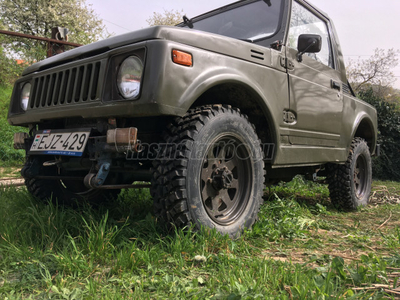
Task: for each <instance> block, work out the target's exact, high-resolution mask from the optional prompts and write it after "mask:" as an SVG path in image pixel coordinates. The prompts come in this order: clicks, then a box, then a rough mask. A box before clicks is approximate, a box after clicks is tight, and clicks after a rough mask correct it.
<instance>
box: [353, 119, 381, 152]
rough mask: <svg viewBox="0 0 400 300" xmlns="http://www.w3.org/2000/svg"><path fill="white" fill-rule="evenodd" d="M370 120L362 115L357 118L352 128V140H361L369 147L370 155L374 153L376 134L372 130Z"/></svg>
mask: <svg viewBox="0 0 400 300" xmlns="http://www.w3.org/2000/svg"><path fill="white" fill-rule="evenodd" d="M373 124H374V123H373V122H372V120H371V118H370V117H369V116H368V115H366V114H364V115H362V116H360V117H359V118H358V121H357V122H356V123H355V126H354V127H353V133H352V140H353V139H354V138H355V137H360V138H363V139H364V140H365V141H366V142H367V144H368V147H369V151H370V152H371V154H374V153H375V147H376V140H377V133H376V131H375V130H374V128H375V126H374V125H373Z"/></svg>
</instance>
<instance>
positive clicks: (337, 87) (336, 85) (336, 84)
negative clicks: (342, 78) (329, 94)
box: [331, 80, 340, 91]
mask: <svg viewBox="0 0 400 300" xmlns="http://www.w3.org/2000/svg"><path fill="white" fill-rule="evenodd" d="M331 88H333V89H334V90H338V91H340V83H339V82H337V81H335V80H331Z"/></svg>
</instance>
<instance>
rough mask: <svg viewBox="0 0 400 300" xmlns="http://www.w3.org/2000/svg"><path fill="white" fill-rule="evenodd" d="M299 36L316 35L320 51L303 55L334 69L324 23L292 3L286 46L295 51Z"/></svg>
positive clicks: (295, 3) (329, 41) (327, 33)
mask: <svg viewBox="0 0 400 300" xmlns="http://www.w3.org/2000/svg"><path fill="white" fill-rule="evenodd" d="M301 34H318V35H320V36H321V37H322V48H321V51H320V52H319V53H307V54H305V55H307V56H309V57H310V58H312V59H314V60H316V61H318V62H320V63H322V64H324V65H326V66H328V67H331V68H334V62H333V55H332V45H331V40H330V36H329V31H328V26H327V24H326V22H325V21H323V20H321V19H320V18H318V17H317V16H316V15H314V14H313V13H312V12H310V11H309V10H307V9H306V8H305V7H303V6H302V5H300V4H298V3H297V2H294V1H293V7H292V16H291V20H290V29H289V35H288V41H287V46H288V47H290V48H293V49H297V41H298V39H299V36H300V35H301Z"/></svg>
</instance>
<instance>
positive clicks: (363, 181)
mask: <svg viewBox="0 0 400 300" xmlns="http://www.w3.org/2000/svg"><path fill="white" fill-rule="evenodd" d="M327 179H328V183H329V192H330V198H331V202H332V203H333V204H334V205H335V206H336V207H337V208H340V209H345V210H354V209H356V208H357V207H359V206H365V205H367V204H368V201H369V196H370V193H371V182H372V163H371V154H370V152H369V148H368V145H367V143H366V141H365V140H363V139H361V138H355V139H354V140H353V142H352V144H351V147H350V152H349V156H348V158H347V161H346V163H345V164H344V165H330V166H329V168H328V177H327Z"/></svg>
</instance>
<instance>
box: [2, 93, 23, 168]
mask: <svg viewBox="0 0 400 300" xmlns="http://www.w3.org/2000/svg"><path fill="white" fill-rule="evenodd" d="M11 93H12V87H11V86H0V112H1V114H0V132H1V135H0V136H1V138H0V166H13V165H14V166H15V165H22V164H23V161H24V155H25V153H24V151H23V150H15V149H14V148H13V137H14V133H15V132H21V131H26V130H27V129H26V128H21V127H15V126H11V125H10V124H8V121H7V113H8V106H9V103H10V98H11Z"/></svg>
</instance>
